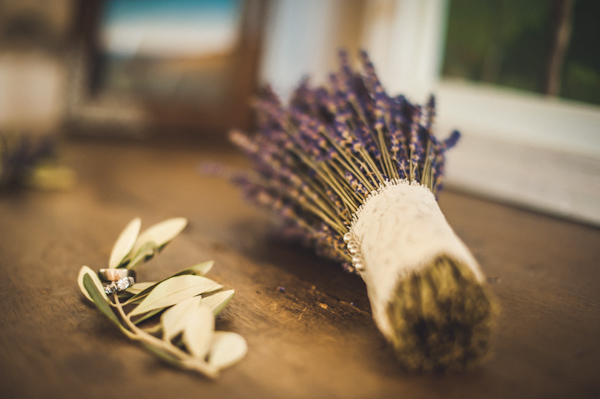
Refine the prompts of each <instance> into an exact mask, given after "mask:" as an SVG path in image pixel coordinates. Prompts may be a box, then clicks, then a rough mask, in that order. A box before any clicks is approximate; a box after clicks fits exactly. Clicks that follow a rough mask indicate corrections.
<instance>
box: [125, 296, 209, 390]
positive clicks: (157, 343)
mask: <svg viewBox="0 0 600 399" xmlns="http://www.w3.org/2000/svg"><path fill="white" fill-rule="evenodd" d="M113 300H114V304H115V306H116V308H117V309H118V311H119V314H120V315H121V318H122V319H123V321H125V323H126V324H127V327H129V329H130V330H131V333H129V334H127V335H128V336H129V337H130V338H131V339H133V340H136V341H141V342H142V343H144V344H146V345H148V346H150V347H154V348H157V349H159V350H162V351H164V352H166V353H168V354H169V355H171V356H173V357H175V358H176V359H177V360H178V361H179V362H178V363H177V364H178V365H179V366H181V367H182V368H185V369H187V370H193V371H197V372H199V373H200V374H203V375H205V376H206V377H209V378H212V379H214V378H217V377H218V375H219V372H218V371H217V369H215V368H214V367H211V366H210V365H208V364H207V363H205V362H202V361H200V360H198V359H196V358H194V357H192V356H190V355H189V354H187V353H186V352H184V351H183V350H181V349H179V348H178V347H176V346H174V345H172V344H171V343H170V342H167V341H164V340H162V339H159V338H156V337H155V336H153V335H150V334H148V333H147V332H145V331H144V330H142V329H141V328H139V327H138V326H136V325H135V324H134V323H133V322H132V321H131V318H130V317H129V316H128V315H127V314H126V313H125V311H124V310H123V306H122V304H121V302H120V301H119V297H118V296H117V294H116V293H113Z"/></svg>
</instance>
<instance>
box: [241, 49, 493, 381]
mask: <svg viewBox="0 0 600 399" xmlns="http://www.w3.org/2000/svg"><path fill="white" fill-rule="evenodd" d="M360 58H361V63H362V67H363V69H362V73H356V72H355V71H353V70H352V68H351V67H350V65H349V62H348V59H347V55H346V54H345V53H341V55H340V60H341V62H340V63H341V68H340V70H339V71H338V72H336V73H335V74H331V75H330V78H329V82H328V85H326V86H324V87H316V88H313V87H311V86H310V85H309V81H308V80H304V81H303V82H302V83H301V84H300V86H299V87H298V88H297V90H296V91H295V93H294V94H293V96H292V98H291V100H290V102H289V105H288V106H285V105H283V104H282V103H281V101H280V100H279V98H278V97H277V95H276V94H275V93H274V92H273V91H272V90H271V89H270V88H269V87H266V88H264V89H263V90H262V92H261V93H260V96H259V98H258V99H257V101H256V108H257V113H258V122H259V131H258V133H257V134H256V135H255V136H254V137H249V136H247V135H245V134H243V133H241V132H238V131H234V132H232V133H231V140H232V141H233V143H235V144H236V145H237V146H238V147H239V148H241V150H243V151H244V152H245V153H246V154H247V156H248V157H249V158H250V159H251V160H252V162H253V168H254V171H253V172H251V173H242V174H236V175H234V176H233V180H234V181H235V183H236V184H238V185H239V186H241V187H242V188H243V191H244V193H245V195H246V196H247V197H248V198H250V199H251V200H252V201H254V202H255V203H257V204H258V205H260V206H263V207H266V208H269V209H271V210H275V211H276V212H278V213H279V215H281V217H282V218H283V219H284V220H285V222H286V223H287V224H289V226H290V227H291V228H292V229H293V231H295V232H297V233H298V234H299V235H300V236H301V237H303V239H304V241H305V242H306V244H308V245H310V246H312V247H315V248H316V250H317V252H318V253H319V254H321V255H323V256H325V257H328V258H331V259H334V260H336V261H339V262H341V263H342V264H343V266H344V268H345V269H346V270H348V271H351V272H354V273H357V274H359V275H360V276H361V277H362V278H363V280H364V281H365V283H366V286H367V290H368V295H369V299H370V302H371V308H372V313H373V317H374V319H375V322H376V323H377V326H378V327H379V329H380V331H381V332H382V334H383V335H384V337H385V338H386V340H387V341H388V342H389V343H391V345H392V346H393V348H394V351H395V353H396V355H397V358H398V359H399V361H400V362H401V363H402V364H403V365H404V366H405V367H406V368H407V369H409V370H418V371H429V370H440V369H458V370H463V369H468V368H471V367H473V366H475V365H477V364H479V363H480V362H481V360H482V359H483V358H484V357H485V355H486V353H487V352H488V349H489V346H490V335H491V331H492V314H493V313H494V312H493V309H494V305H493V302H492V301H491V299H490V296H489V294H488V293H487V291H486V289H485V287H484V286H483V282H484V277H483V274H482V272H481V270H480V268H479V265H478V264H477V262H476V260H475V259H474V257H473V256H472V255H471V253H470V251H469V250H468V249H467V247H466V246H465V245H464V244H463V242H462V241H461V240H460V239H459V238H458V236H457V235H456V234H455V233H454V231H453V230H452V228H451V227H450V226H449V225H448V223H447V222H446V219H445V218H444V215H443V214H442V212H441V210H440V208H439V206H438V204H437V200H436V193H437V192H439V190H440V189H441V188H442V184H443V174H444V158H445V152H446V151H447V150H448V149H450V148H451V147H453V146H454V145H455V144H456V142H457V141H458V139H459V137H460V135H459V133H458V132H457V131H454V132H452V134H451V135H450V136H449V138H447V139H445V140H439V139H438V138H436V137H435V136H434V134H433V131H432V127H433V122H434V118H435V102H434V98H433V97H431V98H430V99H429V101H428V102H427V104H426V105H424V106H421V105H417V104H412V103H411V102H410V101H408V100H407V99H406V98H405V97H403V96H401V95H400V96H396V97H392V96H390V95H388V94H387V93H386V92H385V90H384V88H383V87H382V85H381V83H380V81H379V79H378V77H377V75H376V73H375V70H374V67H373V65H372V63H371V62H370V60H369V58H368V56H367V54H366V53H364V52H362V53H361V54H360Z"/></svg>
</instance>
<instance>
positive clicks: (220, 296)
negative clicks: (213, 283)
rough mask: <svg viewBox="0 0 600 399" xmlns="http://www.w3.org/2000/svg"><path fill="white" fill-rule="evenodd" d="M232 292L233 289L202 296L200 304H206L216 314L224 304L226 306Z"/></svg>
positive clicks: (231, 296) (233, 292)
mask: <svg viewBox="0 0 600 399" xmlns="http://www.w3.org/2000/svg"><path fill="white" fill-rule="evenodd" d="M234 294H235V291H234V290H227V291H221V292H217V293H214V294H212V295H210V296H206V297H203V298H202V304H203V305H206V306H208V307H209V308H210V309H211V310H212V311H213V313H214V315H215V316H216V315H218V314H219V313H220V312H221V310H223V308H224V307H225V306H227V304H228V303H229V301H230V300H231V298H233V295H234Z"/></svg>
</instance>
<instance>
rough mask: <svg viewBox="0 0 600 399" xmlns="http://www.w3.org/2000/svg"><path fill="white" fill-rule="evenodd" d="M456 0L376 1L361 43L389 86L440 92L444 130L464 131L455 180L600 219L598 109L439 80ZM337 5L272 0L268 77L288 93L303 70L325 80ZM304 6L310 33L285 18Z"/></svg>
mask: <svg viewBox="0 0 600 399" xmlns="http://www.w3.org/2000/svg"><path fill="white" fill-rule="evenodd" d="M448 5H449V2H448V0H369V1H368V2H366V12H365V15H364V18H365V21H364V22H365V24H364V27H363V29H364V32H363V47H364V48H365V49H367V50H368V51H369V54H370V56H371V58H372V59H373V62H374V64H375V67H376V69H377V71H378V73H379V75H380V78H381V80H382V82H383V84H384V86H385V87H386V89H387V90H388V91H389V92H390V93H392V94H396V93H403V94H405V95H407V97H408V98H410V99H411V100H412V101H415V102H423V101H425V100H426V98H427V96H428V95H429V93H434V94H435V95H436V98H437V104H438V119H437V132H438V135H440V136H444V135H445V134H446V133H447V132H449V131H450V130H452V129H458V130H460V131H461V133H462V135H463V138H462V140H461V141H460V142H459V145H458V146H457V148H456V149H454V150H452V151H450V152H449V154H448V168H447V180H446V181H447V186H448V187H451V188H454V189H459V190H463V191H467V192H470V193H475V194H478V195H482V196H485V197H487V198H492V199H498V200H502V201H505V202H508V203H512V204H517V205H519V206H524V207H527V208H530V209H535V210H539V211H543V212H547V213H550V214H554V215H559V216H563V217H567V218H570V219H573V220H577V221H581V222H585V223H591V224H594V225H600V107H598V106H593V105H588V104H584V103H579V102H575V101H568V100H562V99H555V98H547V97H544V96H541V95H535V94H531V93H525V92H520V91H517V90H510V89H504V88H499V87H495V86H490V85H481V84H472V83H468V82H465V81H450V80H444V79H440V71H441V62H442V59H443V50H444V42H445V40H444V35H445V30H446V29H445V25H446V20H447V15H448V13H447V10H448ZM339 7H344V4H343V1H341V0H328V1H323V0H303V1H302V2H298V1H294V0H277V1H274V7H273V16H272V17H273V18H272V20H271V22H272V23H271V26H270V29H269V36H270V37H277V43H273V42H267V47H266V49H265V51H266V52H265V54H267V55H268V56H267V57H266V58H265V64H264V65H263V66H264V68H263V80H264V81H270V82H272V83H274V85H275V86H276V87H278V86H279V89H280V90H281V92H283V93H289V92H290V91H291V89H292V87H293V86H294V85H295V84H296V83H297V82H298V80H299V79H300V77H301V76H302V75H305V74H311V75H313V74H316V75H317V79H316V80H317V81H318V80H319V79H320V78H322V76H323V75H324V73H325V72H324V71H325V70H326V68H327V67H328V62H329V60H330V57H329V56H325V55H326V54H331V53H335V51H336V47H337V46H336V44H335V43H333V42H331V41H330V40H329V41H328V38H331V37H332V34H331V30H332V29H334V27H335V26H336V24H337V23H338V22H339V21H337V19H336V18H338V16H339V15H342V13H341V12H339V10H340V9H339ZM299 9H303V10H304V11H308V12H306V14H304V16H305V18H306V21H311V23H310V24H309V23H308V22H306V21H305V23H304V25H302V24H299V25H296V26H306V29H307V31H306V32H300V31H293V30H289V29H287V30H286V29H284V28H285V26H288V25H286V24H285V23H282V18H281V17H280V16H281V15H288V17H290V16H291V15H295V16H298V15H299V14H298V13H299V11H298V10H299ZM311 15H312V16H313V17H314V18H313V17H311ZM316 16H318V18H316ZM278 23H279V25H280V26H279V28H277V24H278ZM306 35H308V36H309V37H311V38H312V39H310V45H306V43H307V42H306V41H305V40H304V39H306ZM311 35H312V36H311ZM315 35H317V36H318V35H322V36H321V39H322V40H318V39H315ZM302 44H304V46H303V45H302ZM286 51H287V53H286ZM290 53H293V57H290V56H289V54H290ZM286 55H287V56H288V57H287V58H286ZM294 59H295V60H301V62H294V61H293V60H294ZM325 60H327V61H325ZM283 65H286V67H285V68H282V66H283Z"/></svg>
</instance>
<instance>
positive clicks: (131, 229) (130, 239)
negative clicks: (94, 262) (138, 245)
mask: <svg viewBox="0 0 600 399" xmlns="http://www.w3.org/2000/svg"><path fill="white" fill-rule="evenodd" d="M141 225H142V221H141V220H140V218H135V219H133V220H132V221H131V222H129V224H128V225H127V226H126V227H125V229H123V231H122V232H121V234H120V235H119V238H118V239H117V241H116V242H115V245H114V246H113V249H112V251H111V253H110V259H109V261H108V267H109V268H113V269H114V268H116V267H118V266H119V265H121V263H123V261H124V260H125V259H126V258H127V256H128V255H129V253H130V252H131V249H132V248H133V245H134V244H135V242H136V240H137V238H138V234H139V232H140V226H141Z"/></svg>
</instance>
